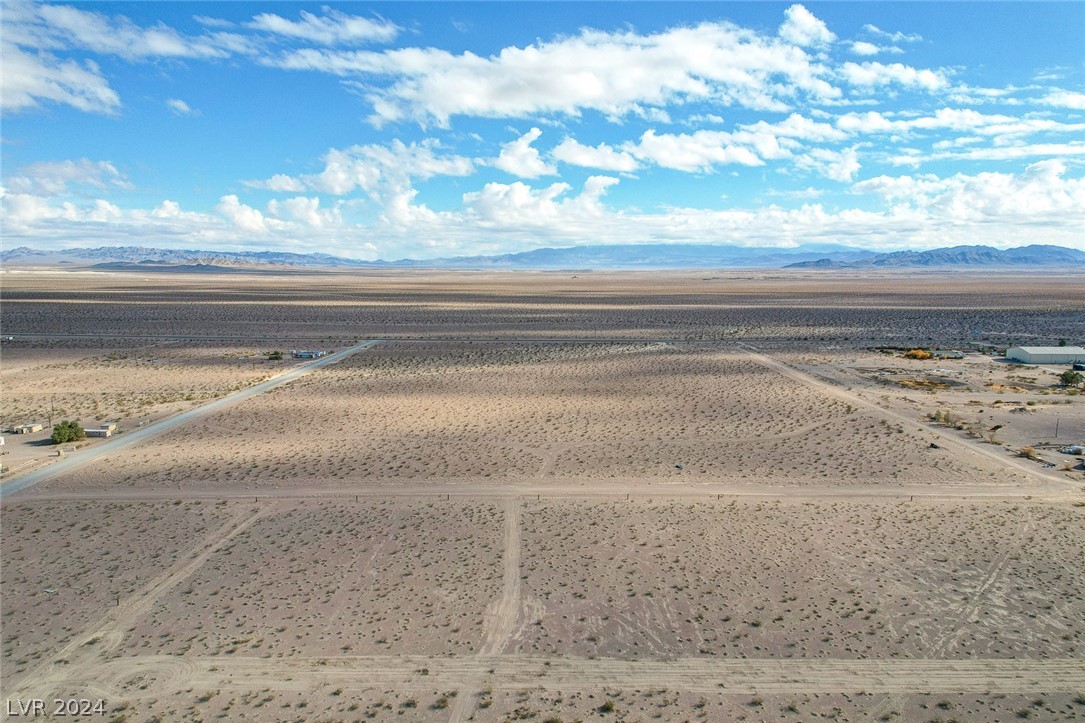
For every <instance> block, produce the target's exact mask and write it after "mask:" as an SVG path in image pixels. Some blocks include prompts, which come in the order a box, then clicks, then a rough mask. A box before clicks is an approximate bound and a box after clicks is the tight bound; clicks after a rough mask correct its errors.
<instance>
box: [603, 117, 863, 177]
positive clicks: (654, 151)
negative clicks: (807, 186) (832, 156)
mask: <svg viewBox="0 0 1085 723" xmlns="http://www.w3.org/2000/svg"><path fill="white" fill-rule="evenodd" d="M846 137H847V136H846V134H845V133H844V132H842V131H841V130H839V129H837V128H834V127H833V126H832V125H831V124H829V123H822V122H819V121H814V120H811V119H809V118H806V117H803V116H801V115H799V114H797V113H792V114H791V115H790V116H788V117H787V118H786V119H784V120H782V121H778V122H776V123H766V122H765V121H758V122H756V123H752V124H749V125H741V126H739V127H738V128H737V129H736V130H735V131H732V132H727V131H710V130H700V131H696V132H694V133H662V134H658V133H656V132H655V131H654V130H648V131H645V133H644V134H643V135H641V137H640V139H639V141H637V142H636V143H626V144H625V145H624V146H623V149H624V151H625V152H626V153H628V154H630V155H632V156H634V157H635V158H637V159H639V160H641V161H649V162H652V163H655V164H656V165H659V166H662V167H664V168H671V169H674V170H678V171H688V172H705V171H709V170H711V169H712V168H713V167H715V166H719V165H742V166H761V165H764V162H765V161H766V160H778V159H782V158H790V157H791V156H792V155H794V153H795V152H796V151H798V150H799V149H800V148H801V147H802V142H804V141H819V142H820V141H839V140H842V139H844V138H846Z"/></svg>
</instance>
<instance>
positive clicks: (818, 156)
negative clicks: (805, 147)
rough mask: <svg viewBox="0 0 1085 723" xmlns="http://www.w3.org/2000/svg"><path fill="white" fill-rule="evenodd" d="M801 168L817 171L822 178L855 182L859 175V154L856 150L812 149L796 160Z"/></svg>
mask: <svg viewBox="0 0 1085 723" xmlns="http://www.w3.org/2000/svg"><path fill="white" fill-rule="evenodd" d="M796 165H797V166H798V167H799V168H806V169H811V170H813V171H816V172H817V173H818V174H820V175H821V176H824V177H825V178H828V179H830V180H832V181H840V182H842V183H843V182H849V181H854V180H855V176H856V174H857V173H859V167H860V166H859V154H858V153H857V152H856V149H855V148H844V149H842V150H832V149H829V148H812V149H810V150H809V151H806V152H805V153H803V154H802V155H800V156H798V158H797V159H796Z"/></svg>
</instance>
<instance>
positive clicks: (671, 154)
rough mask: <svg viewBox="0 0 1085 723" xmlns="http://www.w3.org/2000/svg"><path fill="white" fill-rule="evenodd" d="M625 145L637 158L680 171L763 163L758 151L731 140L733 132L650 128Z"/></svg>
mask: <svg viewBox="0 0 1085 723" xmlns="http://www.w3.org/2000/svg"><path fill="white" fill-rule="evenodd" d="M624 148H625V150H626V151H627V152H629V153H631V154H632V155H634V156H636V157H637V158H638V159H641V160H645V161H651V162H652V163H655V164H656V165H658V166H662V167H663V168H671V169H674V170H677V171H691V172H692V171H708V170H711V169H712V167H713V166H716V165H730V164H738V165H743V166H762V165H764V161H762V160H761V159H760V158H759V157H758V156H757V154H756V153H754V152H753V151H751V150H750V149H749V148H746V147H745V146H740V145H736V144H734V143H732V137H731V134H730V133H725V132H723V131H697V132H695V133H661V134H657V133H656V132H655V131H654V130H651V129H649V130H647V131H645V132H644V134H643V135H641V137H640V140H639V141H638V142H637V143H636V144H635V145H634V144H627V145H626V146H625V147H624Z"/></svg>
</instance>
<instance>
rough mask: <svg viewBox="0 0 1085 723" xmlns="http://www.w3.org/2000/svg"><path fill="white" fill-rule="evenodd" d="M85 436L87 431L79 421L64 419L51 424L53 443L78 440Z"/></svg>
mask: <svg viewBox="0 0 1085 723" xmlns="http://www.w3.org/2000/svg"><path fill="white" fill-rule="evenodd" d="M86 438H87V433H86V431H85V430H84V429H83V425H81V424H80V423H79V422H76V421H73V420H69V419H66V420H64V421H63V422H59V423H57V424H54V425H53V435H52V437H51V439H52V440H53V444H64V443H66V442H78V441H79V440H81V439H86Z"/></svg>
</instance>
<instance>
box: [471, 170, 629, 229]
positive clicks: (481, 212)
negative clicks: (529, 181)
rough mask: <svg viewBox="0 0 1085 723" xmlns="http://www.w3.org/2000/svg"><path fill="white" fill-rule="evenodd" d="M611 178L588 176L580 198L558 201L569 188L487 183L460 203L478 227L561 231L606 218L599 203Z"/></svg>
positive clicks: (615, 180) (553, 185)
mask: <svg viewBox="0 0 1085 723" xmlns="http://www.w3.org/2000/svg"><path fill="white" fill-rule="evenodd" d="M616 183H618V179H617V178H612V177H610V176H591V177H589V178H588V180H587V181H586V182H585V183H584V189H583V191H581V193H580V195H578V196H573V197H566V198H560V197H561V196H564V195H565V193H566V192H567V191H569V189H570V188H571V187H570V186H569V184H567V183H554V184H551V185H550V186H548V187H547V188H542V189H534V188H532V187H530V186H528V185H526V184H524V183H522V182H520V181H516V182H515V183H510V184H504V183H487V184H486V185H485V186H484V187H483V188H482V190H481V191H477V192H472V193H467V194H464V196H463V202H464V207H465V209H466V212H467V214H468V215H469V216H470V217H471V220H472V221H473V222H474V223H475V224H477V225H478V226H479V227H481V228H485V229H495V228H537V229H546V228H548V227H549V228H555V229H556V228H561V227H568V226H570V225H577V224H580V223H583V222H584V221H585V220H587V219H600V218H605V217H607V216H608V215H609V213H608V212H607V211H606V209H605V208H604V207H603V205H602V203H601V199H602V197H603V195H604V194H605V193H606V191H607V189H608V188H609V187H610V186H613V185H614V184H616Z"/></svg>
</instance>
